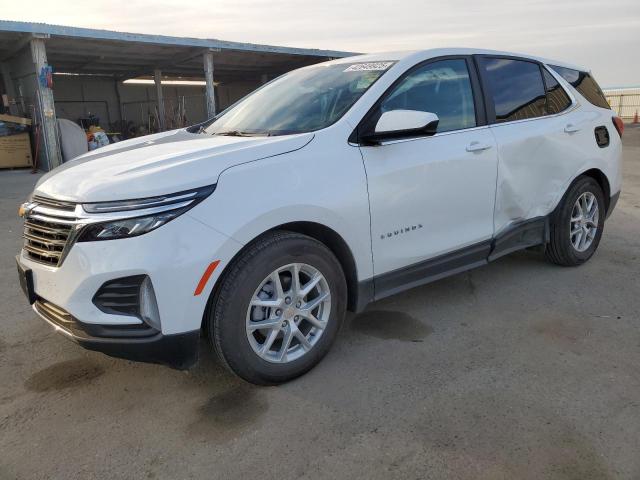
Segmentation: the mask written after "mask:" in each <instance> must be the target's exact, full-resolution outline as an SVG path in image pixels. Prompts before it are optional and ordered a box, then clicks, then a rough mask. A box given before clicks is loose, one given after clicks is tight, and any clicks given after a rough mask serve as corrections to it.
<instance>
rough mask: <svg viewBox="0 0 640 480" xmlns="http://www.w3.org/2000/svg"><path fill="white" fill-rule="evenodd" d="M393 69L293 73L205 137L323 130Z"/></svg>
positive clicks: (339, 67) (375, 66)
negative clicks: (386, 72) (210, 135)
mask: <svg viewBox="0 0 640 480" xmlns="http://www.w3.org/2000/svg"><path fill="white" fill-rule="evenodd" d="M393 63H394V62H373V63H363V62H360V63H340V64H331V63H328V64H320V65H314V66H311V67H307V68H303V69H300V70H295V71H293V72H290V73H287V74H285V75H283V76H282V77H280V78H278V79H276V80H274V81H273V82H271V83H269V84H267V85H265V86H264V87H263V88H261V89H260V90H258V91H256V92H255V93H253V94H251V95H249V96H248V97H246V98H245V99H244V100H241V101H240V102H239V103H238V104H237V105H235V106H233V107H231V108H230V109H229V110H228V111H226V112H224V113H223V114H222V116H220V117H219V118H217V119H216V120H215V121H214V122H213V123H212V124H211V125H209V126H208V127H207V128H206V129H205V132H206V133H209V134H212V135H287V134H292V133H304V132H310V131H313V130H319V129H321V128H325V127H328V126H329V125H331V124H332V123H334V122H336V121H337V120H338V119H339V118H340V117H342V115H344V113H345V112H346V111H347V110H348V109H349V108H350V107H351V106H352V105H353V104H354V103H355V102H356V100H358V98H360V96H362V94H363V93H364V92H365V91H366V90H367V89H368V88H369V87H370V86H371V85H373V83H374V82H375V81H376V80H378V78H380V77H381V76H382V74H383V73H384V72H385V71H387V70H388V69H389V68H390V67H391V66H392V65H393Z"/></svg>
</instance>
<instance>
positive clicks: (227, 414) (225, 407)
mask: <svg viewBox="0 0 640 480" xmlns="http://www.w3.org/2000/svg"><path fill="white" fill-rule="evenodd" d="M262 390H263V389H261V388H258V387H253V386H251V385H246V384H240V385H237V386H234V387H232V388H230V389H229V390H226V391H224V392H221V393H217V394H215V395H214V396H212V397H211V398H209V400H207V402H206V403H205V404H204V405H202V406H201V407H200V408H199V409H198V419H197V420H196V421H195V422H193V423H192V424H191V425H190V427H189V429H190V432H191V433H193V434H207V433H224V434H225V436H228V435H229V434H233V433H237V432H241V431H243V430H245V429H246V428H248V427H250V426H251V425H254V424H255V423H256V421H257V420H258V419H260V417H262V415H264V414H265V413H266V411H267V410H268V408H269V404H268V403H267V400H266V398H265V396H264V392H263V391H262Z"/></svg>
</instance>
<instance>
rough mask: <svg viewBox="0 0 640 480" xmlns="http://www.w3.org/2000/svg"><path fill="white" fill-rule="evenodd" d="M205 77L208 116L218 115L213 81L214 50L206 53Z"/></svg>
mask: <svg viewBox="0 0 640 480" xmlns="http://www.w3.org/2000/svg"><path fill="white" fill-rule="evenodd" d="M204 78H205V81H206V82H207V118H213V117H215V115H216V91H215V85H214V83H213V52H205V53H204Z"/></svg>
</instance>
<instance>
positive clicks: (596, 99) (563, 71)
mask: <svg viewBox="0 0 640 480" xmlns="http://www.w3.org/2000/svg"><path fill="white" fill-rule="evenodd" d="M550 67H551V68H553V69H554V70H555V71H556V72H558V74H559V75H560V76H561V77H562V78H564V79H565V80H566V81H567V83H570V84H571V86H572V87H574V88H575V89H576V90H578V92H580V94H581V95H582V96H583V97H584V98H586V99H587V100H588V101H589V102H590V103H592V104H593V105H595V106H596V107H600V108H608V109H610V108H611V106H610V105H609V102H607V99H606V98H605V96H604V93H602V90H601V89H600V86H599V85H598V84H597V82H596V81H595V80H594V78H593V77H592V76H591V74H590V73H588V72H581V71H579V70H574V69H572V68H566V67H558V66H555V65H550Z"/></svg>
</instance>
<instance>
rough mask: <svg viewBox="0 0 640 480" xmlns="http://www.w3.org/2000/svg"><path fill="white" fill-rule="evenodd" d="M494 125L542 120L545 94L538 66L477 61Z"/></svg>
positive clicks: (499, 60) (487, 59)
mask: <svg viewBox="0 0 640 480" xmlns="http://www.w3.org/2000/svg"><path fill="white" fill-rule="evenodd" d="M479 63H480V68H481V70H482V75H483V77H484V78H485V80H486V81H487V83H488V85H489V90H490V92H491V97H492V99H493V105H494V109H495V114H496V121H497V122H510V121H513V120H525V119H529V118H536V117H543V116H544V115H545V114H546V112H545V107H546V101H547V98H546V92H545V87H544V83H543V81H542V73H541V72H540V67H539V66H538V64H537V63H533V62H528V61H525V60H514V59H509V58H494V57H480V58H479Z"/></svg>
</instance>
